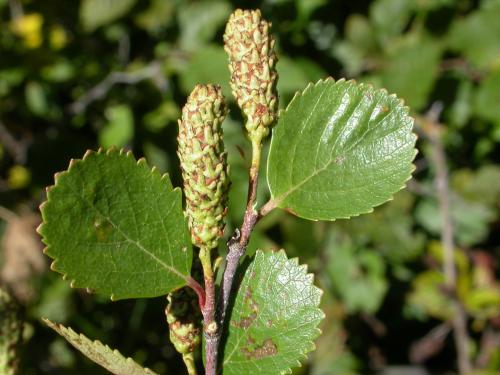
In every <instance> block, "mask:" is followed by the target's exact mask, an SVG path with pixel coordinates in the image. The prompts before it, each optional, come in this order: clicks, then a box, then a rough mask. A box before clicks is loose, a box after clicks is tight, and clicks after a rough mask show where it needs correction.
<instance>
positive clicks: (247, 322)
mask: <svg viewBox="0 0 500 375" xmlns="http://www.w3.org/2000/svg"><path fill="white" fill-rule="evenodd" d="M243 301H244V303H245V304H247V305H248V306H249V307H250V310H251V313H250V315H248V316H242V317H241V319H240V320H239V321H234V320H231V325H232V326H233V327H236V328H242V329H248V328H249V327H250V326H251V325H252V324H253V322H254V321H255V319H257V313H258V312H259V306H258V305H257V303H256V302H255V301H254V299H253V298H252V289H251V288H248V289H247V290H245V294H244V297H243Z"/></svg>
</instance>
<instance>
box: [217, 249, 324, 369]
mask: <svg viewBox="0 0 500 375" xmlns="http://www.w3.org/2000/svg"><path fill="white" fill-rule="evenodd" d="M266 253H272V254H275V255H278V256H280V257H282V258H283V259H284V260H286V262H290V263H292V264H294V265H295V266H297V267H298V268H299V270H300V271H301V272H303V274H304V275H305V276H306V277H307V278H308V279H309V280H308V281H310V282H311V286H312V287H313V288H314V290H316V291H317V292H318V294H319V299H320V301H321V298H322V297H323V294H324V291H323V289H321V288H319V287H317V286H316V285H315V284H314V279H315V277H314V274H313V273H310V272H308V268H309V266H308V264H300V263H299V258H298V257H293V258H288V256H287V254H286V251H285V249H280V250H272V251H264V250H261V249H257V250H256V251H255V255H254V257H253V259H254V260H255V259H256V258H257V256H259V255H262V256H266ZM245 276H246V273H245ZM319 306H320V303H319V304H318V305H317V306H316V308H317V309H318V310H319V311H320V312H321V317H320V319H319V321H318V326H319V323H320V322H321V321H322V320H323V319H324V318H325V313H324V311H323V310H321V308H320V307H319ZM314 331H315V332H314V334H313V335H312V337H311V341H309V342H308V343H309V344H310V345H309V346H308V347H306V348H304V351H302V352H300V353H298V356H299V358H298V359H296V361H295V362H294V364H293V365H291V366H290V367H289V368H287V369H285V370H282V371H281V372H280V375H284V374H291V373H292V368H295V367H302V361H303V360H306V359H307V357H308V356H307V354H308V353H311V352H313V351H314V350H316V343H315V342H314V340H316V339H317V338H318V337H319V336H320V335H321V334H322V333H323V331H322V330H321V329H320V328H319V327H316V328H315V329H314ZM224 362H225V361H224Z"/></svg>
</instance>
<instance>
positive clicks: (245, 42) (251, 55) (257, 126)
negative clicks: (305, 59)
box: [224, 9, 278, 143]
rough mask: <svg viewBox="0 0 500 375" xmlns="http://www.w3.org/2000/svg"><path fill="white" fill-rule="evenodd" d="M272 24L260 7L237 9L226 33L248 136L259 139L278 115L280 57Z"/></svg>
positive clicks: (234, 85)
mask: <svg viewBox="0 0 500 375" xmlns="http://www.w3.org/2000/svg"><path fill="white" fill-rule="evenodd" d="M270 26H271V24H270V23H269V22H267V21H265V20H263V19H262V15H261V13H260V11H259V10H241V9H237V10H236V11H235V12H234V13H233V14H232V15H231V16H230V17H229V21H228V23H227V26H226V31H225V33H224V49H225V50H226V52H227V54H228V56H229V70H230V72H231V88H232V91H233V95H234V96H235V98H236V100H237V102H238V105H239V106H240V108H241V109H242V111H243V113H244V114H245V116H246V118H247V121H246V124H245V127H246V129H247V131H248V136H249V138H250V139H251V140H252V141H254V142H257V143H260V141H261V140H262V139H263V138H264V137H266V136H267V135H268V134H269V127H270V125H271V124H272V123H273V122H274V121H275V119H276V116H277V107H278V95H277V93H276V83H277V80H278V73H277V71H276V61H277V58H276V54H275V52H274V43H275V41H274V38H273V37H272V36H271V35H270V34H269V28H270Z"/></svg>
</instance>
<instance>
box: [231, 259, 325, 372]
mask: <svg viewBox="0 0 500 375" xmlns="http://www.w3.org/2000/svg"><path fill="white" fill-rule="evenodd" d="M321 293H322V292H321V290H320V289H318V288H317V287H315V286H314V285H313V276H312V275H310V274H307V270H306V266H299V264H298V260H297V259H287V257H286V254H285V252H284V251H283V250H281V251H279V252H276V253H274V252H262V251H261V250H258V251H257V252H256V254H255V258H254V259H253V261H252V263H251V264H250V266H249V267H248V269H247V271H246V273H245V276H244V278H243V281H242V283H241V286H240V288H239V291H238V295H237V296H236V301H235V304H234V308H233V310H232V314H231V318H230V321H229V334H228V339H227V342H226V344H225V349H224V360H223V361H224V363H223V369H224V375H232V374H257V373H258V374H270V375H271V374H272V375H275V374H284V373H290V372H291V370H290V368H291V367H295V366H299V365H300V360H302V359H304V358H306V356H305V354H306V353H308V352H310V351H312V350H313V349H314V347H315V346H314V343H313V340H314V339H315V338H316V337H317V336H318V335H319V334H320V330H319V329H318V324H319V322H320V321H321V320H322V319H323V317H324V314H323V312H322V311H321V310H320V309H319V308H318V305H319V302H320V298H321Z"/></svg>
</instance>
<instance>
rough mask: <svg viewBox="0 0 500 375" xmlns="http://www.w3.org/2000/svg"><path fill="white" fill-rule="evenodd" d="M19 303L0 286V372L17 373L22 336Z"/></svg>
mask: <svg viewBox="0 0 500 375" xmlns="http://www.w3.org/2000/svg"><path fill="white" fill-rule="evenodd" d="M22 327H23V324H22V321H21V319H20V315H19V306H18V304H17V303H16V302H15V301H14V300H13V299H12V298H11V297H10V295H9V294H8V293H7V292H6V291H5V290H3V289H2V288H1V287H0V374H5V375H10V374H12V375H13V374H15V373H16V371H17V365H18V355H17V351H18V345H19V344H20V343H21V338H22Z"/></svg>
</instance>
